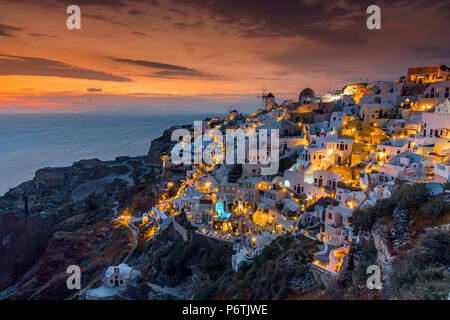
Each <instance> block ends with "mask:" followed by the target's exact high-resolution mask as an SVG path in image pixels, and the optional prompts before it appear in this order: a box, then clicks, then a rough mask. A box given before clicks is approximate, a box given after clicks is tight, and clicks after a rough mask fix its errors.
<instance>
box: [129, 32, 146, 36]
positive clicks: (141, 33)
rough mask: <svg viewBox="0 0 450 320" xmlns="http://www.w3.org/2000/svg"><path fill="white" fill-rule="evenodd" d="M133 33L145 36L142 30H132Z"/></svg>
mask: <svg viewBox="0 0 450 320" xmlns="http://www.w3.org/2000/svg"><path fill="white" fill-rule="evenodd" d="M132 33H133V34H135V35H138V36H146V35H147V34H146V33H144V32H139V31H132Z"/></svg>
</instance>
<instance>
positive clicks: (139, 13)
mask: <svg viewBox="0 0 450 320" xmlns="http://www.w3.org/2000/svg"><path fill="white" fill-rule="evenodd" d="M128 13H129V14H131V15H133V16H138V15H145V11H142V10H139V9H131V10H128Z"/></svg>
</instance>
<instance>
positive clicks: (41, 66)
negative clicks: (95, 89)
mask: <svg viewBox="0 0 450 320" xmlns="http://www.w3.org/2000/svg"><path fill="white" fill-rule="evenodd" d="M0 75H3V76H9V75H24V76H48V77H61V78H75V79H88V80H100V81H116V82H126V81H131V80H130V79H128V78H125V77H121V76H116V75H113V74H110V73H105V72H102V71H95V70H89V69H83V68H79V67H76V66H72V65H70V64H67V63H64V62H60V61H55V60H49V59H43V58H34V57H21V56H12V55H5V54H0Z"/></svg>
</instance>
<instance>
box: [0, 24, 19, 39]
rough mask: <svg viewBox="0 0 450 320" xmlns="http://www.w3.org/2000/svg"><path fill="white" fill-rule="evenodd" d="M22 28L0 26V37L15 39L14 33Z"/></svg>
mask: <svg viewBox="0 0 450 320" xmlns="http://www.w3.org/2000/svg"><path fill="white" fill-rule="evenodd" d="M21 30H22V28H19V27H13V26H8V25H6V24H0V37H1V36H3V37H15V35H14V34H13V33H14V32H17V31H21Z"/></svg>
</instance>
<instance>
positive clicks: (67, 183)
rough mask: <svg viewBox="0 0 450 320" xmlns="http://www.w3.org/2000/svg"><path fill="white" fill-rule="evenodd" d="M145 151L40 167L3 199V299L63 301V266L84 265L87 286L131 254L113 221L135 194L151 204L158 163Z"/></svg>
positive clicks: (0, 252) (132, 204)
mask: <svg viewBox="0 0 450 320" xmlns="http://www.w3.org/2000/svg"><path fill="white" fill-rule="evenodd" d="M144 160H145V159H144V157H137V158H128V157H124V158H118V159H116V161H106V162H103V161H100V160H98V159H92V160H83V161H80V162H76V163H74V164H73V166H71V167H67V168H45V169H41V170H38V172H37V173H36V176H35V178H34V179H33V180H32V181H28V182H26V183H23V184H21V185H19V186H18V187H16V188H14V189H12V190H10V191H9V192H8V193H6V195H5V196H4V197H0V274H1V275H2V277H0V299H1V298H5V297H6V298H9V299H64V298H70V297H72V296H73V295H74V294H75V292H73V291H69V290H68V289H67V287H66V279H67V277H68V275H67V274H66V272H65V271H66V269H67V267H68V266H70V265H78V266H80V267H81V269H82V286H83V287H84V286H85V285H88V284H89V283H91V282H93V281H95V280H97V279H98V278H99V277H101V276H102V274H103V273H104V270H105V269H106V267H108V266H109V265H114V264H118V263H120V262H121V261H122V259H123V258H124V257H125V256H126V255H127V254H128V252H129V250H130V242H131V240H132V235H131V234H130V232H129V231H128V229H127V228H125V227H118V226H116V225H115V224H114V222H113V221H112V218H113V216H114V215H115V214H117V213H118V212H120V211H121V210H123V209H125V208H127V207H130V208H131V207H139V205H137V204H135V198H136V197H139V198H140V199H146V202H147V203H146V204H145V206H150V205H152V197H153V195H154V194H156V193H155V192H156V191H154V190H152V186H153V185H154V182H155V176H156V175H157V173H156V174H155V172H153V170H154V169H152V168H150V167H149V166H147V164H146V163H145V161H144Z"/></svg>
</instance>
